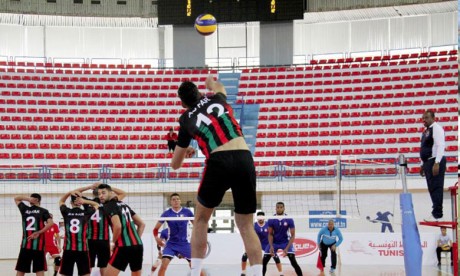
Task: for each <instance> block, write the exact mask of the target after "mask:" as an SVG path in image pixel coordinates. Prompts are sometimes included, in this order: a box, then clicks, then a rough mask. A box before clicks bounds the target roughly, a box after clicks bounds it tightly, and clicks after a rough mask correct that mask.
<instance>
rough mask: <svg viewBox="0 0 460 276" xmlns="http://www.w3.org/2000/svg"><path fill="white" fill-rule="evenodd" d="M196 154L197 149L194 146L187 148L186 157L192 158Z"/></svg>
mask: <svg viewBox="0 0 460 276" xmlns="http://www.w3.org/2000/svg"><path fill="white" fill-rule="evenodd" d="M195 154H196V152H195V149H194V148H193V147H188V148H187V149H186V150H185V157H186V158H191V157H193V156H194V155H195Z"/></svg>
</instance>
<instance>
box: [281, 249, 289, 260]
mask: <svg viewBox="0 0 460 276" xmlns="http://www.w3.org/2000/svg"><path fill="white" fill-rule="evenodd" d="M287 255H288V252H287V249H286V248H285V249H283V256H282V257H283V258H284V257H286V256H287Z"/></svg>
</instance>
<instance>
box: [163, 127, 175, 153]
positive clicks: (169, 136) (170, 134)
mask: <svg viewBox="0 0 460 276" xmlns="http://www.w3.org/2000/svg"><path fill="white" fill-rule="evenodd" d="M164 139H165V140H166V141H168V152H169V153H173V152H174V148H176V143H177V133H175V132H174V129H173V128H170V129H169V132H168V134H166V135H165V138H164Z"/></svg>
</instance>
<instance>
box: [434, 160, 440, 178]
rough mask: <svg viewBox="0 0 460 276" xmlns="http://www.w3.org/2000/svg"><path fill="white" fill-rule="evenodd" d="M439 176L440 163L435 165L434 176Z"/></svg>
mask: <svg viewBox="0 0 460 276" xmlns="http://www.w3.org/2000/svg"><path fill="white" fill-rule="evenodd" d="M438 174H439V163H434V165H433V176H437V175H438Z"/></svg>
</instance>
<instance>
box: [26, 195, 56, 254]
mask: <svg viewBox="0 0 460 276" xmlns="http://www.w3.org/2000/svg"><path fill="white" fill-rule="evenodd" d="M18 208H19V211H20V212H21V216H22V242H21V248H25V249H30V250H44V249H45V235H44V234H42V235H40V236H39V237H38V238H36V239H33V240H32V239H31V240H27V237H29V236H30V235H31V234H32V233H34V232H37V231H40V230H41V229H43V228H44V227H45V222H46V221H47V220H48V219H49V218H51V216H50V213H49V212H48V210H46V209H45V208H42V207H39V206H35V205H31V206H27V205H25V204H24V202H21V203H19V204H18Z"/></svg>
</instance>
